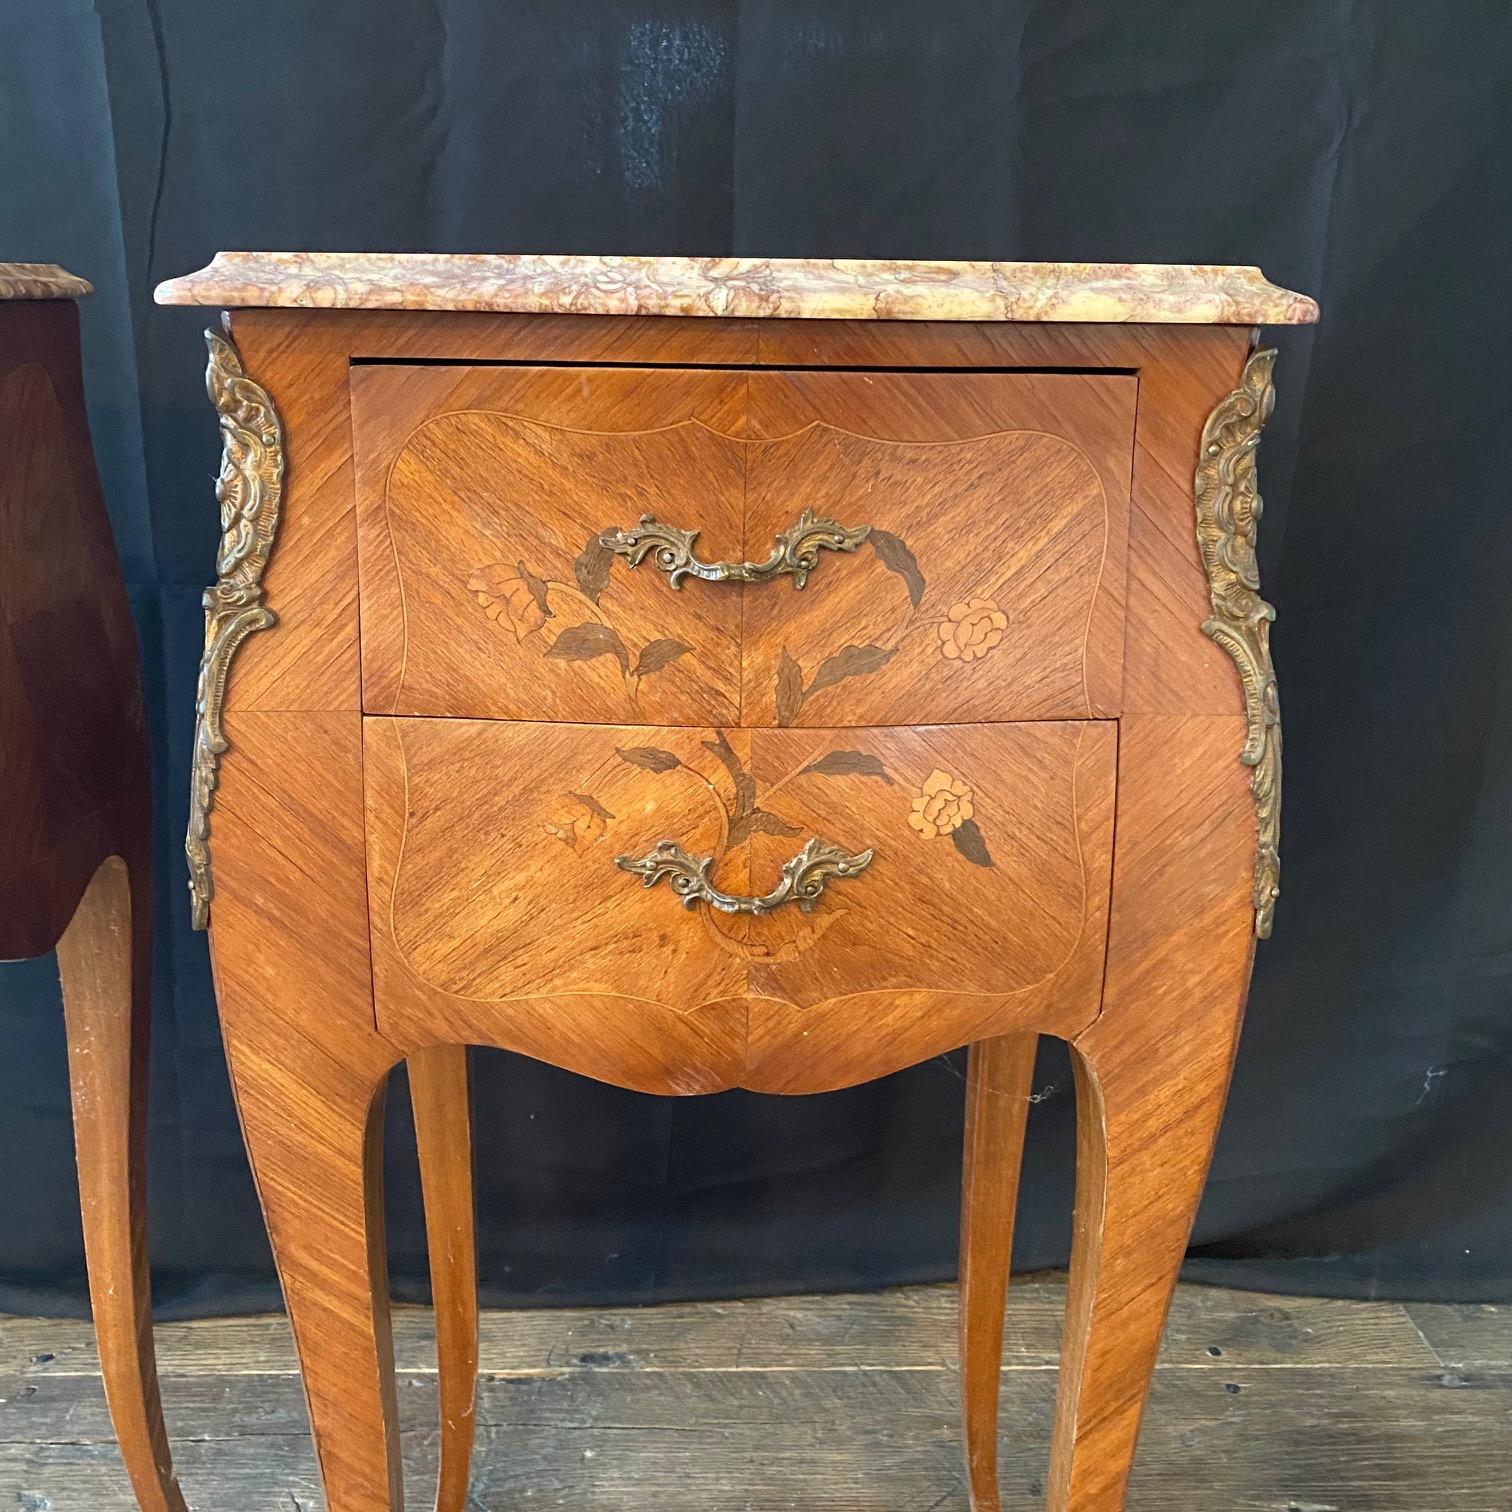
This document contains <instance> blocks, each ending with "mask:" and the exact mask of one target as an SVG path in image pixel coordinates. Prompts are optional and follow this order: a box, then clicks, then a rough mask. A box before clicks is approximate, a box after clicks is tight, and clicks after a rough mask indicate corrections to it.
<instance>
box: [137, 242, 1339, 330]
mask: <svg viewBox="0 0 1512 1512" xmlns="http://www.w3.org/2000/svg"><path fill="white" fill-rule="evenodd" d="M157 302H158V303H159V304H171V305H232V306H244V307H245V306H280V307H291V308H297V309H339V310H498V311H516V312H521V313H526V314H578V315H718V316H727V317H737V318H747V317H758V318H759V317H768V318H770V317H787V318H790V319H801V320H1021V321H1044V320H1068V321H1130V322H1138V323H1172V324H1183V325H1307V324H1309V323H1311V322H1312V321H1315V320H1316V319H1317V318H1318V306H1317V305H1316V304H1315V303H1314V302H1313V301H1312V300H1311V299H1309V298H1308V297H1307V295H1305V294H1294V293H1292V292H1291V290H1289V289H1280V288H1277V287H1276V286H1275V285H1274V284H1272V283H1268V282H1267V281H1266V279H1265V277H1264V275H1263V274H1262V273H1261V272H1260V270H1259V269H1258V268H1245V267H1221V266H1217V265H1214V264H1197V265H1180V264H1172V263H1084V262H1076V263H1035V262H898V261H891V260H872V261H852V260H847V259H838V258H837V259H819V258H792V259H784V258H758V257H578V256H564V257H554V256H543V255H497V256H496V255H479V256H457V255H448V254H442V253H424V252H416V253H401V252H221V253H218V254H217V255H216V257H215V258H214V260H213V261H212V262H211V263H210V265H209V266H208V267H206V268H202V269H201V270H200V271H199V272H198V273H190V274H187V275H186V276H185V277H183V278H174V279H170V280H169V281H168V282H167V283H164V284H159V285H158V289H157Z"/></svg>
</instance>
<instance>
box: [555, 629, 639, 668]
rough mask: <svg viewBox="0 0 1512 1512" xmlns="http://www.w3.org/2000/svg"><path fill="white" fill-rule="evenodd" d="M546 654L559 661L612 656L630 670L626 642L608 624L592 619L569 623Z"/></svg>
mask: <svg viewBox="0 0 1512 1512" xmlns="http://www.w3.org/2000/svg"><path fill="white" fill-rule="evenodd" d="M546 655H547V656H552V657H555V658H556V659H557V660H558V661H592V660H593V658H594V657H596V656H612V657H614V659H615V660H616V661H617V662H619V664H620V667H621V669H622V670H623V671H626V672H628V671H629V670H630V653H629V652H628V651H626V650H625V643H624V642H623V641H622V640H621V639H620V638H619V636H617V635H616V634H615V633H614V631H613V630H611V629H610V628H609V626H608V625H596V624H594V623H592V621H590V622H589V623H587V624H583V625H568V626H567V628H566V629H565V630H563V631H562V633H561V634H560V635H559V636H557V638H556V640H555V641H554V642H553V644H552V647H551V649H550V650H549V651H548V652H547V653H546Z"/></svg>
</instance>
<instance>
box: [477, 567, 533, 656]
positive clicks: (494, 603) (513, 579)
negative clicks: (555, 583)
mask: <svg viewBox="0 0 1512 1512" xmlns="http://www.w3.org/2000/svg"><path fill="white" fill-rule="evenodd" d="M467 591H468V592H469V593H471V594H472V596H473V597H474V598H475V599H477V601H478V604H479V605H480V607H481V608H482V610H483V612H484V613H485V614H486V615H487V616H488V617H489V619H491V620H493V621H494V623H495V624H499V625H504V626H507V627H508V628H509V629H511V630H513V631H514V636H515V639H516V640H517V641H523V640H524V639H525V637H526V636H527V635H534V634H535V633H536V631H537V630H539V629H540V628H541V626H542V625H544V624H545V623H546V621H547V620H549V619H550V618H551V610H550V608H549V607H548V606H547V602H546V584H545V583H543V582H542V581H541V579H540V578H538V577H536V576H535V575H534V574H533V573H532V572H530V571H529V569H528V568H526V566H525V564H524V563H523V562H518V563H516V564H515V570H514V571H513V572H511V571H510V570H509V569H508V568H507V567H506V566H505V565H504V564H503V563H495V564H494V565H493V566H490V567H480V568H478V570H477V571H476V572H475V573H473V575H472V576H471V577H470V578H468V580H467Z"/></svg>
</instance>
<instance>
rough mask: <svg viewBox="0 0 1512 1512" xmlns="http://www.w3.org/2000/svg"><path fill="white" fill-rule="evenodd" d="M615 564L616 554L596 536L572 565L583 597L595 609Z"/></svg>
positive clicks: (573, 573)
mask: <svg viewBox="0 0 1512 1512" xmlns="http://www.w3.org/2000/svg"><path fill="white" fill-rule="evenodd" d="M613 563H614V553H613V552H612V551H610V550H609V548H608V547H607V546H605V545H604V543H603V542H602V541H601V540H599V538H598V537H597V536H594V537H593V538H592V539H591V540H590V541H589V542H588V544H587V545H586V546H585V547H583V549H582V550H581V551H580V552H579V553H578V555H577V560H576V561H574V562H573V564H572V575H573V577H575V578H576V579H577V585H578V587H579V588H581V589H582V591H583V596H584V597H585V598H586V599H588V600H589V601H590V602H591V603H592V604H593V605H594V606H595V607H597V605H598V601H599V595H600V594H601V593H602V592H603V591H604V588H605V587H606V586H607V584H608V582H609V568H610V567H611V566H612V565H613Z"/></svg>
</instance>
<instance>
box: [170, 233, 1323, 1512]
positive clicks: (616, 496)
mask: <svg viewBox="0 0 1512 1512" xmlns="http://www.w3.org/2000/svg"><path fill="white" fill-rule="evenodd" d="M158 297H159V299H160V300H161V301H163V302H166V303H178V304H209V305H217V306H231V307H234V308H235V310H236V313H235V315H234V317H233V318H232V320H231V321H230V323H229V325H228V328H227V334H226V335H224V336H223V335H219V334H213V333H212V334H211V336H210V338H209V339H210V347H211V360H210V375H209V381H210V392H211V397H212V398H213V400H214V401H215V404H216V407H217V409H218V410H219V412H220V416H221V426H222V430H223V432H224V436H225V463H224V466H223V469H222V476H221V487H220V497H221V516H222V524H223V528H224V539H223V545H222V551H221V558H220V562H219V580H218V582H217V583H216V584H215V585H214V586H213V587H212V588H211V589H210V590H209V593H208V594H207V596H206V607H207V641H206V653H205V664H204V671H203V674H202V678H201V685H200V707H199V715H200V719H199V733H198V737H197V744H196V752H195V791H194V795H193V813H192V818H191V832H190V842H189V855H190V864H191V873H192V879H191V892H192V897H193V906H194V908H195V910H196V912H197V914H198V916H199V918H200V919H201V921H202V922H203V920H204V919H205V918H206V917H207V916H208V915H209V913H210V908H211V900H212V897H213V928H212V946H213V955H214V961H215V968H216V980H217V987H218V991H219V995H220V1007H221V1016H222V1021H223V1024H224V1029H225V1035H226V1042H227V1047H228V1052H229V1056H230V1062H231V1069H232V1075H233V1078H234V1081H235V1085H236V1088H237V1094H238V1099H239V1102H240V1107H241V1112H242V1118H243V1123H244V1127H245V1131H246V1136H247V1142H248V1146H249V1149H250V1152H251V1156H252V1161H253V1166H254V1169H255V1171H256V1175H257V1179H258V1184H259V1189H260V1192H261V1195H262V1201H263V1205H264V1208H265V1211H266V1214H267V1218H268V1224H269V1228H270V1231H271V1233H272V1237H273V1243H274V1247H275V1251H276V1254H277V1258H278V1263H279V1268H280V1272H281V1274H282V1277H283V1282H284V1287H285V1291H286V1295H287V1298H288V1303H289V1308H290V1312H291V1314H292V1317H293V1321H294V1328H295V1332H296V1335H297V1338H298V1342H299V1346H300V1352H301V1358H302V1362H303V1367H304V1373H305V1379H306V1383H307V1385H308V1389H309V1394H310V1403H311V1411H312V1415H313V1418H314V1424H315V1432H316V1438H317V1442H318V1444H319V1448H320V1456H321V1465H322V1470H323V1473H324V1476H325V1481H326V1490H327V1497H328V1501H329V1505H330V1508H331V1512H389V1509H392V1508H395V1507H397V1506H399V1504H400V1495H401V1493H400V1490H399V1477H398V1471H397V1436H396V1432H395V1427H394V1409H393V1391H392V1364H391V1360H390V1348H389V1339H388V1321H387V1306H386V1298H385V1295H384V1286H383V1263H382V1262H383V1252H382V1234H381V1228H380V1214H379V1211H378V1203H377V1201H376V1196H375V1191H376V1189H375V1180H376V1175H377V1171H376V1160H377V1155H376V1150H377V1145H376V1139H377V1130H378V1118H377V1110H378V1108H379V1107H380V1105H381V1088H382V1086H383V1082H384V1078H385V1077H386V1075H387V1073H388V1071H389V1070H390V1068H391V1067H392V1066H393V1065H394V1064H395V1063H396V1061H398V1060H400V1059H402V1058H408V1059H409V1060H410V1062H411V1074H412V1076H413V1077H415V1079H416V1085H417V1087H418V1089H419V1093H420V1101H421V1104H422V1106H423V1107H424V1108H425V1109H426V1110H427V1117H426V1119H425V1120H424V1121H423V1126H422V1131H421V1132H422V1146H423V1148H422V1156H423V1163H424V1165H425V1168H426V1170H427V1172H428V1182H429V1185H428V1191H427V1197H428V1201H429V1202H430V1203H431V1212H430V1218H431V1231H432V1236H433V1239H435V1240H436V1241H437V1243H438V1248H439V1252H440V1256H441V1259H440V1266H439V1269H438V1274H437V1294H438V1301H439V1306H440V1311H441V1315H442V1327H443V1361H442V1377H443V1410H444V1412H445V1413H446V1415H447V1428H446V1431H445V1433H444V1434H443V1443H444V1446H445V1454H446V1464H447V1469H446V1471H445V1473H444V1475H443V1493H442V1502H443V1506H453V1507H454V1506H456V1505H458V1504H459V1503H460V1500H461V1495H462V1491H463V1489H464V1488H465V1475H466V1452H467V1444H468V1442H469V1438H470V1435H469V1428H470V1409H471V1379H470V1376H471V1371H470V1368H469V1361H470V1359H471V1355H470V1353H469V1351H470V1348H471V1326H472V1315H471V1311H470V1307H471V1301H470V1297H469V1296H468V1295H467V1292H468V1288H469V1287H470V1284H471V1273H470V1269H469V1268H468V1267H469V1265H470V1259H469V1257H468V1253H467V1252H468V1246H469V1242H470V1230H471V1213H470V1209H469V1208H468V1207H467V1196H466V1191H467V1170H468V1167H467V1160H468V1156H469V1152H468V1149H467V1129H466V1111H465V1092H464V1091H463V1090H462V1089H463V1086H464V1082H463V1078H462V1074H461V1071H460V1061H459V1057H460V1055H461V1054H462V1053H463V1052H462V1051H461V1050H460V1048H459V1047H463V1046H466V1045H469V1044H481V1045H496V1046H501V1047H504V1048H507V1049H511V1050H517V1051H522V1052H524V1053H526V1054H529V1055H533V1056H537V1057H539V1058H541V1059H543V1060H548V1061H551V1062H554V1063H555V1064H557V1065H561V1066H565V1067H569V1068H571V1069H573V1070H576V1071H580V1072H583V1073H585V1074H587V1075H590V1076H595V1077H599V1078H601V1079H603V1080H606V1081H611V1082H615V1083H618V1084H620V1085H623V1086H627V1087H634V1088H639V1089H642V1090H645V1091H652V1092H662V1093H679V1094H684V1093H696V1092H712V1091H715V1090H717V1089H720V1088H724V1087H732V1086H744V1087H751V1088H756V1089H759V1090H762V1091H768V1092H790V1093H797V1092H818V1091H823V1090H826V1089H830V1088H836V1087H843V1086H848V1085H851V1084H853V1083H856V1082H859V1081H862V1080H865V1079H867V1078H871V1077H876V1076H880V1075H882V1074H884V1073H886V1072H890V1071H893V1070H896V1069H899V1068H901V1067H903V1066H907V1065H910V1064H913V1063H915V1062H917V1061H920V1060H923V1059H925V1058H927V1057H930V1056H933V1055H936V1054H939V1053H940V1052H942V1051H945V1050H948V1049H951V1048H952V1047H955V1046H959V1045H963V1044H970V1045H971V1047H972V1049H971V1056H970V1091H969V1104H968V1107H969V1112H968V1121H967V1129H966V1156H967V1162H966V1176H965V1192H964V1203H963V1214H964V1217H963V1247H962V1277H961V1286H962V1349H963V1381H964V1395H965V1424H966V1442H967V1450H968V1457H969V1461H970V1485H971V1492H972V1500H973V1505H974V1506H975V1507H976V1508H978V1509H986V1508H993V1507H996V1506H997V1504H998V1501H997V1489H996V1485H995V1480H996V1475H995V1427H996V1415H997V1366H998V1355H999V1351H1000V1346H1001V1333H1002V1322H1003V1299H1004V1291H1005V1287H1006V1284H1007V1277H1008V1262H1009V1251H1010V1241H1011V1233H1012V1216H1013V1205H1014V1196H1015V1189H1016V1184H1017V1172H1018V1165H1019V1155H1020V1149H1021V1144H1022V1137H1023V1129H1024V1119H1025V1112H1026V1109H1027V1098H1028V1090H1029V1076H1030V1070H1031V1066H1032V1062H1033V1055H1034V1046H1035V1038H1036V1036H1038V1035H1040V1034H1054V1035H1059V1036H1060V1037H1062V1038H1064V1039H1066V1040H1068V1041H1069V1042H1070V1043H1071V1045H1072V1047H1073V1050H1074V1055H1075V1060H1076V1064H1077V1073H1078V1096H1079V1117H1080V1124H1081V1154H1080V1174H1079V1177H1078V1193H1077V1213H1076V1240H1075V1253H1074V1257H1073V1263H1072V1286H1071V1300H1070V1310H1069V1317H1068V1325H1067V1333H1066V1349H1065V1359H1064V1368H1063V1372H1062V1379H1061V1389H1060V1402H1059V1407H1058V1411H1057V1416H1056V1426H1055V1434H1054V1443H1053V1447H1052V1471H1051V1476H1050V1481H1049V1490H1048V1504H1049V1505H1050V1506H1051V1507H1052V1508H1057V1509H1066V1508H1075V1509H1078V1512H1091V1509H1098V1512H1103V1509H1112V1508H1116V1507H1118V1506H1119V1505H1121V1503H1122V1498H1123V1488H1124V1484H1125V1481H1126V1479H1127V1476H1128V1471H1129V1465H1130V1461H1131V1459H1132V1456H1133V1452H1134V1445H1135V1439H1136V1436H1137V1432H1138V1426H1139V1419H1140V1414H1141V1411H1142V1408H1143V1404H1144V1398H1145V1393H1146V1389H1147V1386H1148V1382H1149V1377H1150V1372H1151V1369H1152V1367H1153V1364H1154V1360H1155V1353H1156V1348H1157V1344H1158V1340H1159V1335H1160V1329H1161V1324H1162V1320H1163V1318H1164V1314H1165V1309H1166V1304H1167V1301H1168V1299H1169V1295H1170V1291H1171V1287H1172V1285H1173V1283H1174V1280H1175V1276H1176V1271H1177V1267H1178V1265H1179V1263H1180V1260H1181V1255H1182V1250H1183V1247H1184V1245H1185V1242H1186V1239H1187V1235H1188V1232H1189V1229H1190V1226H1191V1222H1192V1217H1193V1213H1194V1211H1195V1208H1196V1203H1197V1198H1198V1194H1199V1192H1200V1190H1201V1187H1202V1183H1203V1179H1204V1175H1205V1172H1206V1169H1207V1164H1208V1159H1209V1155H1210V1152H1211V1149H1212V1143H1213V1138H1214V1135H1215V1132H1216V1129H1217V1124H1218V1118H1219V1114H1220V1111H1221V1108H1222V1104H1223V1099H1224V1095H1225V1091H1226V1088H1227V1085H1228V1078H1229V1068H1230V1064H1231V1061H1232V1058H1233V1053H1234V1046H1235V1041H1236V1036H1237V1033H1238V1027H1239V1020H1240V1015H1241V1010H1242V1005H1243V1001H1244V995H1245V990H1246V987H1247V984H1248V978H1249V969H1250V960H1251V951H1252V942H1253V939H1254V936H1255V934H1256V933H1260V934H1264V933H1265V932H1266V931H1267V930H1268V928H1269V924H1270V918H1271V912H1272V908H1273V905H1274V901H1275V896H1276V892H1277V878H1278V860H1277V850H1276V846H1277V826H1278V819H1279V809H1280V793H1279V778H1280V725H1279V715H1278V710H1277V703H1276V691H1275V680H1274V677H1273V675H1272V672H1271V664H1270V655H1269V648H1268V628H1269V620H1270V614H1271V611H1270V609H1269V607H1268V606H1267V605H1266V604H1265V603H1264V601H1263V600H1262V599H1261V598H1260V597H1259V593H1258V583H1257V581H1256V573H1255V556H1254V544H1255V527H1256V524H1257V522H1258V518H1259V513H1260V503H1259V496H1258V494H1257V492H1256V490H1255V464H1254V450H1255V445H1256V442H1257V439H1258V436H1259V432H1260V427H1261V425H1262V423H1263V421H1264V418H1265V415H1266V413H1267V411H1268V409H1269V406H1270V403H1271V393H1272V391H1271V386H1270V373H1271V361H1272V354H1271V353H1269V352H1256V351H1254V350H1253V328H1254V327H1255V326H1256V325H1259V324H1265V323H1299V322H1306V321H1311V320H1313V319H1315V318H1316V314H1317V311H1316V307H1315V306H1314V305H1313V303H1312V301H1310V300H1308V299H1306V298H1304V297H1303V296H1301V295H1296V294H1290V293H1287V292H1286V291H1284V290H1280V289H1277V288H1274V287H1272V286H1271V285H1270V284H1268V283H1266V282H1265V281H1264V279H1262V278H1261V277H1260V275H1259V274H1258V272H1257V271H1256V270H1254V269H1247V268H1217V267H1197V268H1181V267H1138V266H1127V265H1100V264H1053V265H1046V264H920V263H856V262H852V263H843V262H833V263H831V262H793V263H781V262H764V261H750V260H743V259H728V260H718V259H695V260H689V259H679V258H670V259H639V258H588V257H583V258H546V257H414V256H325V255H316V254H251V253H241V254H226V255H223V256H221V257H219V258H217V259H216V260H215V262H214V263H213V264H212V265H211V266H210V267H209V268H207V269H206V270H204V271H203V272H201V273H197V274H194V275H192V276H190V277H188V278H184V279H180V280H177V281H175V282H173V283H170V284H166V285H164V286H163V287H162V288H161V289H160V290H159V291H158ZM233 339H234V342H235V345H234V346H233V345H232V341H233ZM254 632H260V633H255V634H254ZM233 667H234V670H233ZM1236 668H1237V673H1238V675H1237V676H1236ZM217 784H218V786H217Z"/></svg>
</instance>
